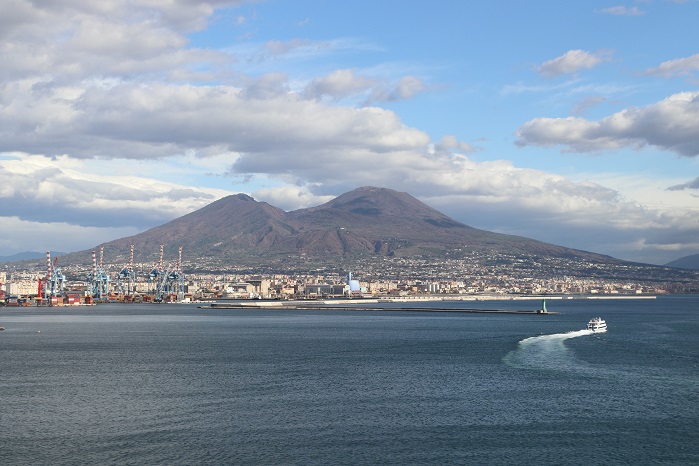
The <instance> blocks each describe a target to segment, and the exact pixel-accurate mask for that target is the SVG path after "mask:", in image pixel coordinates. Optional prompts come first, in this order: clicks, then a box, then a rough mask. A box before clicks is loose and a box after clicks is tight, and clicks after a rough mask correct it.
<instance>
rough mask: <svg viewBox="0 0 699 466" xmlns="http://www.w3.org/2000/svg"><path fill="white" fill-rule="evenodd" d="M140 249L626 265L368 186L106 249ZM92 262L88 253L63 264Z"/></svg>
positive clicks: (237, 198)
mask: <svg viewBox="0 0 699 466" xmlns="http://www.w3.org/2000/svg"><path fill="white" fill-rule="evenodd" d="M131 244H133V245H135V257H136V260H137V261H155V260H156V259H157V255H158V251H159V245H160V244H165V256H166V259H167V260H170V261H171V260H173V258H175V257H176V255H177V247H178V246H180V245H182V246H183V247H184V255H185V256H186V258H188V259H189V260H192V259H194V258H221V259H224V260H226V261H230V262H234V263H240V264H260V263H262V262H264V261H284V263H288V264H291V263H292V262H294V261H295V260H298V259H299V258H301V257H303V259H304V260H306V261H307V260H309V259H313V258H319V259H323V260H328V259H330V260H338V259H340V258H350V257H360V256H361V257H368V256H376V257H380V256H388V257H406V258H408V257H418V256H419V257H429V258H433V259H440V258H445V257H447V256H448V257H450V258H458V257H459V256H460V255H466V254H471V253H473V252H474V251H482V252H488V251H493V250H496V251H500V252H505V253H513V254H526V255H529V256H532V255H539V256H546V257H560V258H586V259H589V260H591V261H594V262H607V263H609V262H614V263H619V262H621V261H619V260H617V259H613V258H611V257H609V256H603V255H600V254H594V253H591V252H585V251H579V250H575V249H570V248H565V247H562V246H555V245H552V244H547V243H543V242H540V241H535V240H532V239H528V238H523V237H519V236H511V235H504V234H499V233H492V232H489V231H485V230H479V229H476V228H472V227H469V226H467V225H464V224H463V223H460V222H457V221H456V220H453V219H451V218H449V217H448V216H446V215H444V214H442V213H441V212H439V211H437V210H435V209H433V208H432V207H429V206H428V205H426V204H424V203H422V202H420V201H418V200H417V199H415V198H414V197H412V196H411V195H409V194H407V193H402V192H397V191H393V190H391V189H386V188H374V187H362V188H358V189H355V190H353V191H351V192H348V193H345V194H343V195H341V196H339V197H337V198H335V199H334V200H332V201H330V202H328V203H326V204H323V205H320V206H317V207H311V208H307V209H300V210H296V211H292V212H284V211H283V210H281V209H278V208H276V207H273V206H271V205H269V204H267V203H265V202H258V201H256V200H254V199H253V198H252V197H250V196H247V195H245V194H236V195H232V196H228V197H225V198H223V199H220V200H218V201H216V202H213V203H211V204H209V205H207V206H206V207H204V208H202V209H199V210H197V211H195V212H192V213H189V214H187V215H184V216H182V217H179V218H177V219H175V220H173V221H171V222H169V223H166V224H164V225H161V226H158V227H155V228H152V229H150V230H147V231H145V232H143V233H140V234H137V235H135V236H131V237H128V238H122V239H119V240H116V241H112V242H109V243H106V244H105V245H104V246H105V256H106V257H109V258H110V260H111V258H113V257H115V256H119V257H120V258H121V260H126V258H127V257H128V251H129V245H131ZM76 254H79V255H80V257H82V259H80V260H82V261H83V262H87V261H89V259H88V257H87V256H88V254H89V252H88V251H86V252H83V253H75V254H71V255H70V256H69V257H67V258H65V260H75V259H79V258H78V256H76Z"/></svg>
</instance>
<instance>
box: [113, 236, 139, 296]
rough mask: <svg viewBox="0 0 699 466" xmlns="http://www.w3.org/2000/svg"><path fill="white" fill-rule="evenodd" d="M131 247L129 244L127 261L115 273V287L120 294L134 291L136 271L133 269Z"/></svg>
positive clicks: (129, 293)
mask: <svg viewBox="0 0 699 466" xmlns="http://www.w3.org/2000/svg"><path fill="white" fill-rule="evenodd" d="M133 247H134V245H133V244H132V245H131V254H130V256H129V263H128V264H127V265H126V266H124V268H123V269H121V271H119V274H118V275H117V289H118V290H119V294H121V295H131V294H133V293H135V292H136V285H135V284H136V272H134V270H133Z"/></svg>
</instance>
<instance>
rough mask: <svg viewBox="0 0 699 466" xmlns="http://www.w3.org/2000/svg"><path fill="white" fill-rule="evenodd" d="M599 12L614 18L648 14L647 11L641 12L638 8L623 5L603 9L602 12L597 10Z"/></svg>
mask: <svg viewBox="0 0 699 466" xmlns="http://www.w3.org/2000/svg"><path fill="white" fill-rule="evenodd" d="M597 12H598V13H603V14H607V15H614V16H643V15H645V14H646V12H645V11H643V10H641V9H640V8H638V7H637V6H631V7H629V6H623V5H622V6H613V7H609V8H603V9H601V10H597Z"/></svg>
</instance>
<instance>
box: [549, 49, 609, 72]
mask: <svg viewBox="0 0 699 466" xmlns="http://www.w3.org/2000/svg"><path fill="white" fill-rule="evenodd" d="M607 60H609V53H608V52H597V53H591V52H587V51H585V50H568V51H567V52H566V53H564V54H563V55H561V56H560V57H556V58H554V59H553V60H549V61H547V62H545V63H543V64H542V65H541V66H540V67H539V69H538V72H539V73H540V74H542V75H544V76H552V77H553V76H560V75H563V74H575V73H577V72H578V71H580V70H587V69H591V68H594V67H596V66H597V65H599V64H600V63H602V62H604V61H607Z"/></svg>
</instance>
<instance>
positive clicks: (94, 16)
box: [0, 0, 699, 264]
mask: <svg viewBox="0 0 699 466" xmlns="http://www.w3.org/2000/svg"><path fill="white" fill-rule="evenodd" d="M0 13H1V14H0V18H2V19H0V26H1V27H0V31H1V32H0V36H1V37H2V46H0V58H1V59H2V62H3V68H2V70H0V80H1V81H0V133H2V138H0V181H1V182H2V188H0V205H2V208H1V209H0V220H2V222H3V225H4V228H3V232H4V234H3V235H2V238H0V255H10V254H14V253H17V252H21V251H28V250H36V251H44V250H62V251H66V252H70V251H77V250H84V249H88V248H92V247H94V246H96V245H98V244H100V243H104V242H107V241H110V240H113V239H116V238H120V237H125V236H130V235H133V234H136V233H138V232H141V231H144V230H146V229H148V228H151V227H153V226H157V225H160V224H163V223H165V222H167V221H169V220H172V219H174V218H176V217H180V216H182V215H184V214H186V213H188V212H191V211H194V210H197V209H199V208H201V207H203V206H204V205H206V204H209V203H211V202H213V201H215V200H216V199H219V198H221V197H224V196H226V195H229V194H235V193H239V192H243V193H247V194H250V195H251V196H253V197H254V198H255V199H256V200H259V201H265V202H269V203H270V204H272V205H275V206H278V207H281V208H283V209H285V210H295V209H298V208H303V207H310V206H314V205H319V204H322V203H323V202H326V201H329V200H330V199H332V198H334V197H336V196H338V195H340V194H342V193H344V192H346V191H350V190H351V189H354V188H356V187H359V186H366V185H371V186H379V187H387V188H391V189H395V190H398V191H404V192H408V193H409V194H411V195H413V196H415V197H417V198H418V199H420V200H421V201H423V202H425V203H426V204H428V205H430V206H432V207H434V208H435V209H438V210H440V211H441V212H444V213H445V214H447V215H449V216H451V217H452V218H454V219H456V220H458V221H460V222H462V223H465V224H467V225H470V226H473V227H476V228H481V229H485V230H490V231H495V232H500V233H508V234H515V235H520V236H525V237H529V238H533V239H536V240H540V241H544V242H549V243H553V244H558V245H561V246H566V247H571V248H576V249H582V250H587V251H592V252H597V253H602V254H608V255H611V256H613V257H616V258H620V259H625V260H632V261H639V262H647V263H652V264H664V263H666V262H669V261H671V260H673V259H677V258H679V257H682V256H686V255H690V254H695V253H696V252H697V251H699V178H697V176H698V175H699V170H698V168H699V163H698V161H699V159H698V158H697V155H699V90H698V89H697V84H699V79H698V78H699V76H698V73H699V50H697V48H696V45H694V44H695V43H696V41H695V40H693V39H694V36H695V35H696V34H697V33H696V32H692V31H694V29H695V28H694V25H693V21H692V19H693V18H696V17H697V13H699V3H698V2H696V1H679V0H678V1H670V0H653V1H635V2H634V1H625V2H615V1H609V2H607V1H597V0H595V1H591V2H579V3H578V2H574V3H561V2H555V1H538V2H527V3H524V2H516V1H501V2H456V1H442V2H436V3H426V2H415V3H411V4H410V6H409V7H407V6H406V5H405V3H404V2H398V1H393V0H387V1H380V2H371V3H369V2H365V1H359V2H352V3H351V4H345V3H342V2H327V1H322V0H314V1H311V0H308V1H303V0H302V1H294V2H288V1H275V0H267V1H257V2H252V1H244V0H237V1H226V0H217V1H212V2H197V1H190V0H177V1H171V2H158V1H151V0H134V1H132V2H128V3H123V2H100V3H99V4H93V2H87V1H84V2H83V1H57V2H51V4H50V5H39V4H32V3H30V2H28V1H24V0H17V1H14V2H6V3H4V4H3V5H2V6H0Z"/></svg>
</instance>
